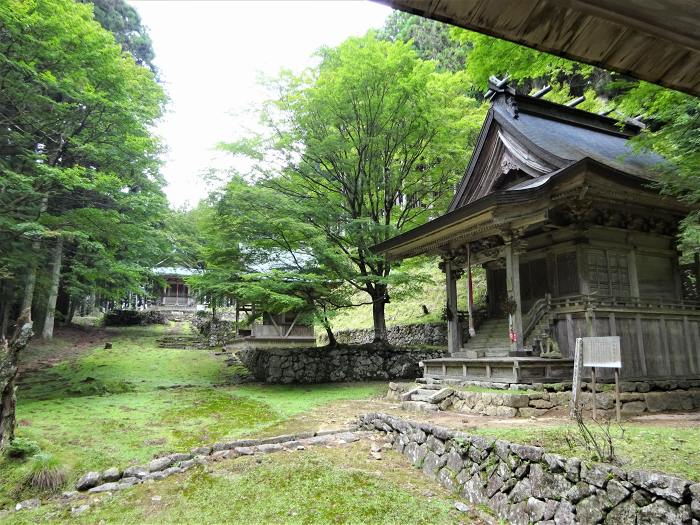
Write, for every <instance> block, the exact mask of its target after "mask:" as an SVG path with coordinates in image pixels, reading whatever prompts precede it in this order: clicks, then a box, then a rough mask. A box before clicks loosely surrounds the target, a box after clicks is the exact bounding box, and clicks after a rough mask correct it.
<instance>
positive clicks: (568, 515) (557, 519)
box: [554, 501, 576, 525]
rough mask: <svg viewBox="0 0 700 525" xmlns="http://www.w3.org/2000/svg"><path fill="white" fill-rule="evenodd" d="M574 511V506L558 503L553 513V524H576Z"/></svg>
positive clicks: (567, 503)
mask: <svg viewBox="0 0 700 525" xmlns="http://www.w3.org/2000/svg"><path fill="white" fill-rule="evenodd" d="M574 510H575V509H574V506H573V505H572V504H571V503H569V502H568V501H560V502H559V505H557V510H556V512H555V513H554V523H556V524H557V525H574V524H575V523H576V515H575V514H574Z"/></svg>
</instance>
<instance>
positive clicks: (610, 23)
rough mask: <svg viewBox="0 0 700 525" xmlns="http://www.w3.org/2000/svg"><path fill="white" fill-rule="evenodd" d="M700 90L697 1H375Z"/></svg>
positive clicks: (672, 85) (670, 84)
mask: <svg viewBox="0 0 700 525" xmlns="http://www.w3.org/2000/svg"><path fill="white" fill-rule="evenodd" d="M376 1H379V2H381V3H384V4H387V5H389V6H391V7H393V8H394V9H400V10H402V11H407V12H409V13H413V14H416V15H419V16H423V17H425V18H431V19H433V20H438V21H441V22H446V23H448V24H452V25H455V26H459V27H463V28H465V29H469V30H472V31H476V32H479V33H484V34H487V35H491V36H494V37H497V38H502V39H505V40H509V41H511V42H515V43H517V44H522V45H524V46H527V47H531V48H533V49H537V50H539V51H544V52H547V53H552V54H554V55H557V56H561V57H565V58H568V59H571V60H578V61H580V62H585V63H587V64H591V65H594V66H599V67H602V68H605V69H610V70H613V71H617V72H619V73H622V74H625V75H630V76H632V77H635V78H638V79H641V80H646V81H648V82H653V83H655V84H659V85H662V86H666V87H669V88H671V89H677V90H679V91H683V92H685V93H689V94H691V95H694V96H700V17H699V16H698V3H697V1H695V0H655V1H653V2H651V1H647V2H630V1H629V0H585V1H583V0H556V1H555V0H499V1H498V2H495V1H489V0H459V1H457V0H376Z"/></svg>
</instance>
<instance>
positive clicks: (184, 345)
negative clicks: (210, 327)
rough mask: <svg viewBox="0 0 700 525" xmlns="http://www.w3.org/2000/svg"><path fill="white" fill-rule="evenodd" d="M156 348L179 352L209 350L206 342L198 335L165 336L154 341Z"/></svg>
mask: <svg viewBox="0 0 700 525" xmlns="http://www.w3.org/2000/svg"><path fill="white" fill-rule="evenodd" d="M156 344H157V345H158V348H174V349H180V350H201V349H206V348H209V346H208V345H207V342H206V341H205V340H204V339H202V338H201V337H200V336H198V335H187V334H166V335H163V336H162V337H159V338H158V339H156Z"/></svg>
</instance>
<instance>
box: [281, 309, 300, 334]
mask: <svg viewBox="0 0 700 525" xmlns="http://www.w3.org/2000/svg"><path fill="white" fill-rule="evenodd" d="M299 315H300V313H299V312H297V314H296V315H295V316H294V319H293V320H292V324H291V325H289V330H287V333H286V334H284V338H285V339H286V338H287V337H289V334H291V333H292V330H293V329H294V325H295V324H297V319H299Z"/></svg>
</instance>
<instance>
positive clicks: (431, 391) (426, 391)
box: [414, 388, 437, 397]
mask: <svg viewBox="0 0 700 525" xmlns="http://www.w3.org/2000/svg"><path fill="white" fill-rule="evenodd" d="M435 392H437V390H436V389H433V388H421V389H420V390H418V391H417V392H414V395H416V396H428V397H430V396H432V395H434V394H435Z"/></svg>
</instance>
